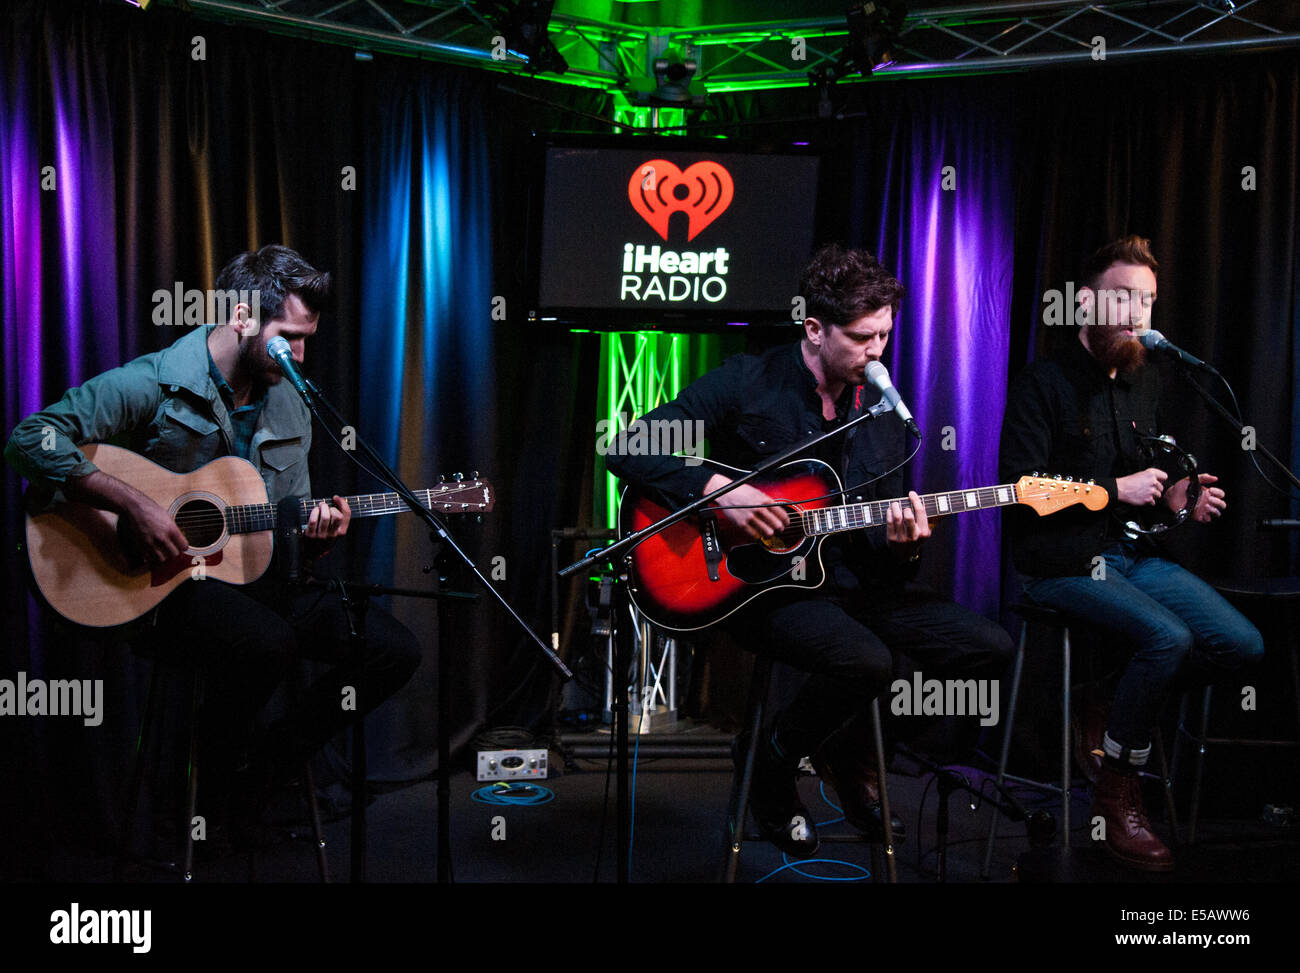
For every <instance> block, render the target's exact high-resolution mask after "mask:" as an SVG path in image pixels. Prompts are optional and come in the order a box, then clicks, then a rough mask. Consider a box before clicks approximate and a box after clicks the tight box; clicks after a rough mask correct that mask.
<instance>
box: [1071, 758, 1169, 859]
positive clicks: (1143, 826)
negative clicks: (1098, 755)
mask: <svg viewBox="0 0 1300 973" xmlns="http://www.w3.org/2000/svg"><path fill="white" fill-rule="evenodd" d="M1089 813H1090V814H1091V816H1092V817H1096V816H1097V815H1101V816H1102V818H1103V819H1105V822H1106V849H1107V850H1108V851H1109V852H1110V853H1111V854H1112V855H1114V856H1115V857H1116V858H1118V859H1119V860H1120V861H1122V862H1123V863H1124V864H1126V865H1130V866H1132V867H1133V868H1140V869H1142V870H1143V871H1147V872H1169V871H1173V867H1174V855H1173V852H1171V851H1170V850H1169V848H1168V847H1167V846H1166V845H1165V843H1164V842H1163V841H1161V840H1160V839H1159V838H1158V837H1157V836H1156V833H1155V832H1154V831H1152V830H1151V822H1150V821H1148V820H1147V812H1146V808H1145V807H1144V806H1143V804H1142V782H1141V779H1140V778H1139V777H1138V775H1137V771H1133V772H1132V773H1124V772H1123V771H1119V770H1115V769H1114V768H1112V767H1111V766H1110V764H1108V763H1103V764H1102V767H1101V772H1100V773H1099V774H1098V776H1097V786H1096V789H1095V790H1094V791H1093V794H1092V810H1091V811H1090V812H1089Z"/></svg>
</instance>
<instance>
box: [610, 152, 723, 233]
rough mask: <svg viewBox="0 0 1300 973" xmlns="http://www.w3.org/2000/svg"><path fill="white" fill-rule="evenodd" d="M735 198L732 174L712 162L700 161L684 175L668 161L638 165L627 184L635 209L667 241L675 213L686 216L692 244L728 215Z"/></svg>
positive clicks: (654, 161) (659, 160)
mask: <svg viewBox="0 0 1300 973" xmlns="http://www.w3.org/2000/svg"><path fill="white" fill-rule="evenodd" d="M734 195H735V185H734V184H733V183H732V181H731V173H729V172H728V171H727V170H726V169H725V168H724V167H723V166H722V165H720V164H719V163H717V162H712V161H703V162H697V163H695V164H694V165H692V166H688V167H687V169H686V171H685V172H682V170H681V169H679V168H677V166H675V165H673V164H672V163H671V162H668V161H667V160H665V159H652V160H650V161H649V162H645V163H643V164H641V165H639V166H637V167H636V170H635V171H634V172H633V173H632V178H631V179H630V180H629V181H628V184H627V198H628V200H629V201H630V202H631V203H632V208H633V209H634V210H636V212H637V214H638V215H639V216H640V217H641V218H642V219H643V220H645V221H646V222H647V223H648V224H650V228H651V229H652V230H654V231H655V232H656V233H658V234H659V236H660V238H662V239H663V240H664V242H667V240H668V220H669V218H670V217H671V216H672V215H673V214H674V213H681V212H684V213H685V214H686V218H687V227H686V240H687V242H688V243H689V242H690V241H691V240H694V239H695V237H696V236H697V235H698V234H699V233H700V232H701V231H702V230H703V229H704V228H705V227H707V226H708V225H709V224H710V223H712V222H713V221H714V220H716V219H717V218H718V217H719V216H721V215H722V214H723V213H724V212H726V209H727V207H728V206H730V205H731V199H732V196H734Z"/></svg>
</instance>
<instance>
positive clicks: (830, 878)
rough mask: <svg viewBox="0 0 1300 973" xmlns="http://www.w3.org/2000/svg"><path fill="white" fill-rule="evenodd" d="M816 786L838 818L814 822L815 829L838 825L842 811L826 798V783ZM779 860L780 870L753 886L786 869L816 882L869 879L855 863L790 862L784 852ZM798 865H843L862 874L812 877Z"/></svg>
mask: <svg viewBox="0 0 1300 973" xmlns="http://www.w3.org/2000/svg"><path fill="white" fill-rule="evenodd" d="M817 786H818V790H819V791H820V792H821V798H822V800H823V801H825V802H826V803H827V804H828V805H829V806H830V807H832V808H834V809H835V810H836V811H839V812H840V816H839V817H838V818H831V819H830V820H829V821H817V822H815V827H819V828H820V827H822V826H824V825H827V824H838V823H839V822H841V821H843V820H844V809H843V808H842V807H840V806H839V805H838V804H836V803H835V802H834V801H832V800H831V799H830V798H829V797H827V796H826V782H825V781H818V782H817ZM781 860H782V861H783V862H785V864H784V865H782V866H781V867H780V868H776V869H773V870H772V871H770V872H768V873H767V874H766V875H764V876H763V877H762V878H760V879H758V881H756V882H755V883H754V884H755V885H757V884H758V883H759V882H765V881H767V880H768V879H769V878H771V877H772V876H773V875H775V874H776V873H777V872H783V871H785V870H786V869H787V868H789V869H791V870H792V871H793V872H794V873H795V874H796V875H802V876H803V877H804V878H811V879H814V880H816V881H818V882H862V881H865V880H866V879H868V878H870V877H871V872H870V870H869V869H866V868H864V867H863V866H861V865H859V864H857V863H856V862H846V861H842V860H840V859H838V858H803V859H800V860H799V861H793V862H792V861H790V856H789V855H787V854H785V852H782V853H781ZM800 865H843V866H844V867H845V868H856V869H857V870H858V871H860V872H861V873H862V874H861V875H813V874H812V873H811V872H804V871H800V869H799V866H800Z"/></svg>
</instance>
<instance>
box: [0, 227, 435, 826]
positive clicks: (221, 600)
mask: <svg viewBox="0 0 1300 973" xmlns="http://www.w3.org/2000/svg"><path fill="white" fill-rule="evenodd" d="M217 288H218V289H219V290H222V291H226V292H230V291H235V292H237V293H242V294H251V293H256V294H258V302H257V304H258V305H259V306H260V311H261V313H260V320H259V318H258V317H255V316H254V314H253V307H251V306H250V305H249V304H247V303H240V304H238V305H237V306H235V308H234V310H233V312H232V313H231V316H230V319H229V320H228V321H226V322H222V323H221V324H220V325H219V326H218V325H208V326H205V327H202V328H197V329H195V330H194V331H192V332H191V333H189V334H187V335H185V336H184V337H182V338H181V339H179V340H178V341H176V342H175V343H174V344H172V345H171V346H170V347H168V348H166V349H164V350H162V351H160V352H155V353H154V354H150V355H145V356H144V357H142V358H138V359H136V360H135V361H132V362H129V363H128V364H126V365H124V366H122V367H121V368H116V369H112V370H111V371H108V372H105V373H103V374H102V375H98V376H96V377H94V378H91V379H89V380H87V381H86V382H85V383H84V384H83V385H81V386H80V387H77V388H73V389H69V390H68V392H67V393H66V394H65V395H64V396H63V398H62V399H60V400H59V401H58V402H56V403H55V404H53V405H51V406H50V407H49V408H47V409H44V410H42V411H40V412H37V413H35V414H34V415H32V416H29V417H28V418H27V419H25V420H23V421H22V422H21V423H19V424H18V426H17V427H15V429H14V431H13V435H12V437H11V438H10V440H9V444H8V446H7V447H6V449H5V458H6V459H7V460H8V461H9V463H10V465H12V466H13V467H14V468H15V469H16V470H18V472H19V473H21V474H22V475H23V476H24V477H26V478H27V479H28V480H29V481H31V484H32V489H31V491H30V492H29V495H28V505H29V509H31V510H32V511H33V512H35V511H37V510H39V509H41V508H44V507H47V506H48V505H49V504H50V502H51V501H53V500H57V499H58V498H59V495H60V494H61V496H62V498H63V499H66V500H69V501H75V502H77V503H81V504H85V505H87V506H90V507H94V508H98V509H102V510H108V511H112V512H114V513H116V514H117V515H118V516H119V518H120V522H119V527H120V532H121V536H122V538H123V541H124V545H125V546H127V547H130V548H132V549H133V550H134V555H135V556H136V557H137V558H138V559H140V560H142V561H145V562H147V563H148V564H149V565H150V566H152V567H153V568H154V569H155V570H156V571H166V570H167V569H169V568H171V567H172V566H174V565H176V564H177V562H178V561H179V563H180V564H181V565H183V568H182V569H183V570H185V571H186V572H187V573H188V570H189V568H188V566H189V563H190V559H189V558H188V557H186V556H185V551H186V549H187V548H188V547H189V546H190V544H189V542H188V541H187V539H186V536H185V534H184V533H182V531H181V529H180V528H179V527H178V526H177V524H176V522H175V521H174V520H173V519H172V516H171V515H170V514H169V513H168V512H167V511H166V510H164V509H163V508H162V507H161V506H160V505H159V504H158V503H157V502H155V501H154V500H153V499H151V498H150V497H149V496H147V495H146V494H145V493H143V492H141V491H140V490H139V489H136V488H135V487H134V486H132V485H131V484H130V483H127V482H124V481H123V480H120V479H118V478H116V477H114V476H112V475H110V474H108V473H106V472H104V471H103V470H101V469H99V468H97V467H96V465H95V464H94V463H93V462H91V461H90V460H89V459H88V458H87V457H86V455H85V454H84V453H83V452H82V451H81V450H80V449H79V448H78V447H79V446H82V445H84V444H87V443H92V442H104V441H107V440H109V439H112V438H114V437H118V438H122V439H124V440H125V442H126V444H127V445H128V446H129V447H130V448H131V449H132V450H134V451H135V452H137V453H140V454H142V455H143V456H145V457H146V458H148V459H149V460H151V461H153V462H154V463H157V464H158V465H159V466H162V467H165V468H166V469H168V470H171V471H173V472H175V473H188V472H190V471H192V470H196V469H198V468H199V467H201V466H203V465H204V464H206V463H209V462H211V461H212V460H214V459H216V458H218V457H221V456H227V455H234V456H239V457H241V458H243V459H246V460H248V461H249V462H251V463H252V464H253V466H254V467H256V469H257V471H258V472H259V473H260V474H261V476H262V479H263V480H264V482H265V484H266V489H267V494H268V496H269V498H270V500H271V502H272V503H275V502H277V501H279V500H280V499H282V498H285V497H296V498H303V497H310V496H311V484H310V481H309V478H308V469H307V453H308V449H309V448H310V445H311V414H310V412H309V411H308V409H307V407H306V406H305V405H304V404H303V402H302V401H301V399H300V398H299V397H298V395H297V393H296V392H295V391H294V390H293V389H292V388H291V387H290V386H289V384H288V383H285V382H282V381H281V379H282V377H283V376H282V374H281V372H280V369H279V368H278V366H276V365H275V364H274V363H273V362H272V360H271V358H270V357H269V356H268V354H267V350H266V343H267V341H268V340H270V339H271V338H273V337H276V336H277V335H278V336H282V337H283V338H285V339H286V340H287V341H288V342H289V346H290V349H291V350H292V353H293V357H294V358H295V359H296V360H298V361H302V359H303V353H304V346H305V343H306V340H307V339H308V338H309V337H311V336H312V335H313V334H315V332H316V328H317V324H318V322H319V317H320V309H321V308H322V306H324V305H325V303H326V302H327V301H328V298H329V289H330V275H329V274H328V273H322V272H320V271H317V270H315V269H314V268H313V267H312V266H311V265H310V264H308V263H307V261H305V260H304V259H303V258H302V257H301V256H300V255H299V254H298V253H296V252H295V251H293V250H290V249H289V248H287V247H283V246H275V245H272V246H266V247H263V248H262V249H261V250H258V251H256V252H248V253H243V254H240V255H239V256H237V257H235V258H234V259H233V260H231V261H230V262H229V263H228V264H227V265H226V266H225V268H224V269H223V270H222V271H221V273H220V275H219V276H218V278H217ZM350 518H351V510H350V509H349V506H348V503H347V501H346V500H344V499H343V498H342V497H338V496H336V497H334V498H333V504H330V503H326V502H324V501H322V502H321V503H320V504H319V505H317V506H316V507H315V508H314V509H313V510H312V512H311V515H310V518H309V520H308V522H307V524H306V527H305V529H304V531H303V535H304V537H305V538H306V541H305V542H304V543H303V545H302V547H303V556H304V558H315V557H319V556H320V555H322V554H324V553H325V552H326V550H327V549H328V548H329V546H330V544H331V543H332V542H333V541H334V540H336V539H337V538H339V537H342V536H343V535H344V534H345V533H346V532H347V529H348V523H349V520H350ZM153 623H154V624H155V625H156V633H157V634H156V637H155V638H154V639H152V640H151V641H152V642H153V643H154V644H155V645H156V647H157V650H158V651H159V652H160V653H161V654H162V655H163V656H164V657H166V658H173V659H176V660H177V661H182V662H185V663H187V664H193V665H196V666H199V667H201V669H202V671H203V672H204V673H205V676H206V679H205V706H204V715H203V718H202V721H201V722H202V726H201V730H200V748H201V749H200V752H201V755H202V756H201V760H202V765H203V768H204V774H203V781H204V791H205V794H207V795H209V796H210V795H212V794H214V793H223V792H228V791H231V790H233V792H234V795H235V800H236V802H237V806H238V807H239V808H240V809H241V810H242V811H243V812H245V817H248V816H250V815H255V814H256V811H257V809H258V805H259V804H260V802H261V801H262V800H263V799H264V798H265V796H266V795H267V794H268V793H269V791H270V789H271V787H272V786H273V785H274V784H276V783H279V782H281V781H282V780H284V779H285V778H287V777H288V776H289V775H290V774H291V773H293V772H294V771H296V770H297V769H298V768H299V767H300V766H301V765H302V763H303V761H304V760H305V759H306V758H307V756H308V755H309V754H310V753H311V752H312V751H314V750H315V749H316V748H317V747H319V746H320V745H321V744H323V743H324V742H325V741H326V740H328V739H329V738H330V737H331V736H333V735H334V734H335V733H336V732H338V731H339V730H340V729H342V728H343V727H344V726H345V725H346V723H347V722H348V720H349V718H351V717H352V716H353V711H345V710H344V709H343V706H342V703H341V700H342V699H343V695H342V694H343V690H344V687H346V686H352V687H355V689H356V712H359V713H360V714H362V715H364V714H365V713H367V712H369V711H370V710H372V709H374V708H375V707H376V706H378V705H379V704H380V703H381V702H383V701H384V700H385V699H387V698H388V697H389V696H391V695H392V694H393V693H395V692H396V691H397V690H398V689H400V688H401V687H402V686H403V685H404V684H405V683H406V682H407V680H408V679H409V678H410V677H411V675H412V673H414V671H415V669H416V667H417V666H418V665H419V661H420V652H419V647H418V645H417V644H416V641H415V637H414V636H413V635H412V634H411V633H410V632H409V631H408V630H407V629H406V628H405V627H403V626H402V625H401V624H400V623H398V622H397V621H396V620H395V619H393V618H392V617H391V616H388V615H386V614H385V613H383V612H381V611H378V610H375V609H371V610H370V611H369V612H368V613H367V616H366V628H365V632H366V645H367V657H366V660H365V664H364V675H363V674H362V673H358V672H356V671H355V669H354V667H353V666H352V665H351V663H350V661H349V659H348V654H349V647H348V642H347V634H348V625H347V619H346V616H345V613H344V611H343V608H342V605H341V603H340V600H339V599H338V597H337V596H335V595H334V594H333V593H332V592H331V593H326V592H323V591H321V590H315V589H308V590H290V589H287V588H284V587H282V585H281V583H280V582H279V581H278V580H277V579H276V578H275V577H274V572H267V574H266V575H265V576H264V577H263V578H262V579H261V580H260V581H257V582H255V583H254V584H251V585H248V586H246V587H242V588H236V587H233V586H231V585H227V584H224V583H222V582H221V581H217V580H213V579H211V578H204V579H202V580H187V581H185V582H184V583H182V584H181V585H180V586H179V587H178V588H176V590H175V591H173V592H172V593H171V594H170V595H168V596H167V597H166V599H165V600H163V602H162V603H161V604H160V605H159V606H158V608H157V612H156V615H155V617H154V619H153ZM299 655H304V656H310V657H312V658H317V659H323V660H325V661H328V662H333V663H338V665H337V666H336V667H335V668H334V669H332V670H331V671H329V672H328V673H326V674H325V675H323V676H321V677H320V678H319V679H317V680H316V681H315V682H314V683H313V684H312V685H311V686H310V687H309V688H308V689H307V690H306V692H305V693H303V695H302V698H301V700H300V702H299V703H298V705H297V707H296V708H295V709H293V710H292V711H291V712H290V713H289V714H288V715H287V716H286V717H285V718H284V719H282V720H280V721H277V722H276V723H275V724H273V725H272V726H271V727H270V728H269V729H268V730H267V731H266V733H265V734H263V735H262V738H261V739H260V741H258V742H257V743H256V744H250V743H249V742H248V731H249V730H250V729H251V728H252V726H253V724H254V720H255V718H256V716H257V714H258V713H259V712H260V711H261V710H262V708H263V707H264V706H265V705H266V703H267V701H268V700H269V699H270V697H271V694H272V693H273V692H274V690H275V687H276V685H277V684H278V683H279V682H280V681H281V679H282V678H283V676H284V674H285V672H286V671H287V668H288V665H289V663H290V661H291V660H292V658H293V657H295V656H299ZM241 757H244V758H245V759H244V763H243V765H242V766H238V767H237V765H238V763H239V760H240V758H241ZM237 823H238V824H241V825H248V824H251V823H252V822H250V821H247V820H245V821H243V822H237Z"/></svg>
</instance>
